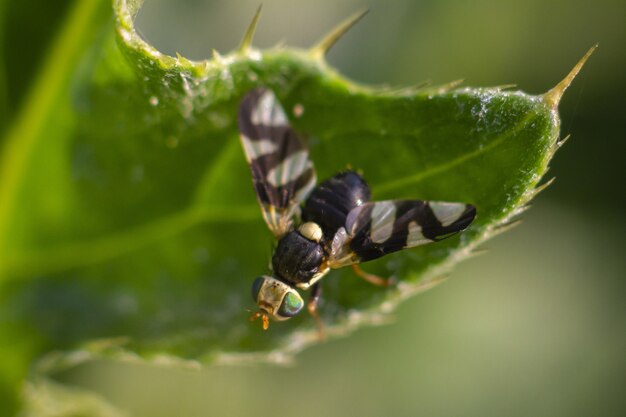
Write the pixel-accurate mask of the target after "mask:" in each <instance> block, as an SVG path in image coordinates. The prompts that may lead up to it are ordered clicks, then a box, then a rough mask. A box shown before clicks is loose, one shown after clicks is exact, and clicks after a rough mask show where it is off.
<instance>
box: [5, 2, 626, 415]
mask: <svg viewBox="0 0 626 417" xmlns="http://www.w3.org/2000/svg"><path fill="white" fill-rule="evenodd" d="M37 3H40V2H37V1H35V0H27V1H23V2H2V3H0V15H2V14H4V20H5V23H6V24H5V30H4V31H3V33H2V35H0V36H2V38H0V41H1V42H2V46H0V48H1V49H0V56H2V57H3V59H4V65H0V68H4V69H5V70H4V73H0V87H2V85H5V86H6V88H0V91H2V92H3V94H2V97H1V100H0V103H1V104H0V117H2V118H4V119H6V118H9V117H10V116H11V115H12V114H14V113H15V111H16V110H17V109H18V108H19V104H20V103H21V101H22V99H23V97H24V94H25V91H27V87H28V85H29V82H30V80H32V77H33V75H34V71H33V70H32V69H34V68H36V66H37V64H38V63H39V62H40V60H41V59H42V57H43V56H44V55H45V52H46V46H47V45H48V44H49V42H50V41H51V39H52V37H53V33H54V32H55V29H56V28H57V26H58V25H59V24H61V23H62V19H63V16H64V12H65V10H66V9H67V5H68V4H70V3H71V2H67V1H58V2H50V4H49V5H46V6H43V5H38V4H37ZM257 6H258V2H256V1H247V0H246V1H244V0H238V1H233V0H230V1H226V0H222V1H209V0H184V1H183V0H176V1H174V0H146V1H145V4H144V7H143V9H142V10H141V12H140V14H139V16H138V18H137V25H138V27H139V30H140V31H141V33H142V34H143V35H144V37H145V38H146V39H147V40H148V41H149V42H150V43H152V44H154V45H155V46H156V47H157V48H158V49H160V50H161V51H163V52H165V53H168V54H174V53H175V52H179V53H181V54H182V55H183V56H185V57H188V58H192V59H202V58H206V57H208V56H210V52H211V49H213V48H215V49H217V50H218V51H221V52H224V53H226V52H227V51H229V50H231V49H233V48H234V47H236V45H237V44H238V42H239V40H240V38H241V36H242V34H243V31H244V29H245V27H246V26H247V24H248V22H249V20H250V18H251V17H252V15H253V13H254V11H255V9H256V7H257ZM264 6H265V7H264V12H263V16H262V18H261V21H260V24H259V28H258V32H257V36H256V41H255V44H256V45H258V46H260V47H271V46H273V45H275V44H277V43H280V42H283V41H284V42H285V43H287V44H289V45H293V46H301V47H307V46H309V45H311V44H313V43H314V42H315V41H316V40H318V39H319V38H320V37H321V36H322V35H323V34H324V33H326V32H327V31H328V30H329V29H330V28H332V27H333V26H334V25H335V24H336V23H337V22H339V21H340V20H342V19H343V18H344V17H346V16H348V15H350V14H351V13H353V12H354V11H355V10H358V9H361V8H363V7H369V8H370V14H369V15H368V16H367V17H366V18H365V19H364V21H362V22H361V23H359V24H358V25H357V26H356V27H355V28H354V29H353V30H352V31H351V32H350V33H349V34H348V35H347V36H346V37H345V38H344V39H342V40H341V41H340V43H339V44H338V45H336V47H335V48H334V49H333V50H332V51H331V54H330V57H329V61H330V63H331V64H332V65H334V66H335V67H336V68H338V69H339V71H340V72H342V73H343V74H345V75H346V76H347V77H349V78H351V79H353V80H356V81H359V82H363V83H370V84H372V83H373V84H389V85H393V86H401V85H412V84H419V83H421V82H423V81H427V80H431V81H432V82H433V83H435V84H437V83H445V82H448V81H451V80H456V79H464V80H465V85H471V86H492V85H504V84H511V83H514V84H516V85H517V86H518V87H519V88H520V89H522V90H524V91H527V92H530V93H542V92H545V91H547V90H548V89H549V88H551V87H552V86H553V85H554V84H556V82H558V81H559V80H560V79H561V78H562V77H563V76H564V75H565V74H566V73H567V71H568V70H569V69H570V68H571V67H572V66H573V65H574V63H575V62H576V61H577V60H578V59H579V58H580V57H581V56H582V55H583V53H584V52H585V51H586V50H587V49H588V48H589V47H590V46H591V45H593V44H595V43H599V44H600V49H599V50H598V51H597V52H596V53H595V54H594V56H593V57H592V58H591V60H590V62H589V63H588V64H587V66H586V67H585V69H584V70H583V72H582V73H581V74H580V76H579V77H578V79H577V80H576V81H575V82H574V84H573V85H572V87H571V88H570V90H569V91H568V92H567V94H566V95H565V97H564V99H563V101H562V103H561V106H560V111H561V116H562V134H563V136H565V135H567V134H571V135H572V138H571V140H570V141H569V142H568V143H567V145H566V146H565V147H564V148H563V149H562V150H561V151H559V152H558V153H557V155H556V157H555V159H554V161H553V162H552V169H551V171H550V172H549V174H548V175H552V176H557V181H556V183H555V184H554V185H553V186H551V187H550V188H549V189H548V190H547V191H546V192H544V193H543V194H541V195H540V196H539V197H538V198H537V199H536V200H535V202H534V207H533V209H532V210H530V211H529V212H527V213H526V214H525V215H524V222H523V224H522V225H521V226H519V227H518V228H516V229H514V230H513V231H511V232H509V233H507V234H505V235H503V236H500V237H498V238H496V239H494V240H493V241H491V242H489V243H488V244H487V249H488V252H487V254H486V255H483V256H481V257H479V258H475V259H472V260H469V261H466V262H464V263H462V264H461V265H460V266H458V267H457V268H456V270H455V272H454V273H453V274H452V276H451V279H449V280H448V281H447V282H446V283H445V284H443V285H441V286H439V287H437V288H436V289H434V290H431V291H429V292H426V293H425V294H423V295H420V296H418V297H416V298H414V299H412V300H410V301H408V302H407V303H405V304H404V305H403V306H402V307H401V308H400V309H399V310H398V312H397V314H396V318H397V319H396V322H395V323H394V324H392V325H390V326H386V327H381V328H369V329H362V330H360V331H358V332H357V333H356V334H355V335H353V336H350V337H349V338H346V339H343V340H339V341H331V342H328V343H326V344H324V345H322V346H319V347H315V348H313V349H311V350H308V351H306V352H304V353H303V354H301V355H299V356H298V358H297V363H296V364H295V366H293V367H290V368H286V369H281V368H275V367H270V366H256V367H250V368H239V367H238V368H233V367H220V368H213V369H208V370H203V371H182V370H172V369H167V368H157V367H154V366H143V365H129V364H125V363H124V364H121V363H114V362H108V361H102V362H97V363H91V364H88V365H84V366H82V367H80V368H78V369H75V370H73V371H71V372H67V373H66V374H64V375H62V376H61V379H62V380H63V381H64V382H68V383H71V384H75V385H77V386H81V387H86V388H92V389H94V390H95V391H96V392H98V393H100V394H101V395H102V396H103V397H104V398H105V399H107V400H109V401H110V402H111V403H113V404H114V405H115V406H117V407H119V408H120V409H123V410H127V411H128V412H129V413H132V414H134V415H139V416H174V415H176V416H206V415H211V416H214V415H252V414H254V415H258V416H263V415H268V416H269V415H272V416H277V415H286V414H289V415H298V416H303V417H304V416H314V415H337V416H339V415H342V416H343V415H361V416H380V415H393V416H414V415H429V416H458V415H463V416H468V415H469V416H474V415H475V416H486V415H487V416H490V415H500V416H517V415H519V416H527V415H533V416H578V415H580V416H583V415H584V416H588V415H602V416H613V415H615V416H618V415H619V416H622V415H624V414H625V413H626V398H625V396H624V387H625V386H626V362H625V360H624V359H625V358H624V353H625V352H626V332H625V330H626V326H625V324H626V323H625V320H624V319H625V317H626V314H625V313H626V308H625V305H624V301H623V300H624V294H625V289H626V285H625V281H624V275H625V271H626V261H625V260H624V249H625V248H626V246H625V245H624V243H623V236H622V235H623V232H624V231H626V227H625V226H626V221H624V217H623V214H624V209H625V203H626V199H625V198H624V189H625V188H626V187H625V186H624V180H625V179H626V178H625V177H626V176H625V175H624V171H625V169H624V166H625V162H624V157H625V156H626V145H625V139H626V135H625V134H624V120H626V104H625V103H626V102H625V100H624V97H626V48H625V45H624V44H625V41H626V29H625V27H626V2H624V1H623V0H622V1H610V0H602V1H595V2H583V1H562V0H559V1H551V2H545V1H523V2H515V1H510V0H507V1H473V2H470V1H454V0H449V1H432V0H431V1H408V0H395V1H387V2H384V1H373V0H372V1H369V2H363V1H351V0H350V1H346V0H344V1H342V2H341V3H338V2H334V1H327V0H323V1H322V0H318V1H299V2H293V1H287V0H266V1H264ZM26 17H28V19H26ZM20 18H21V19H22V20H20ZM24 21H27V22H28V23H27V24H26V25H25V26H24V25H22V24H20V23H19V22H24ZM41 22H43V23H45V24H43V23H41ZM55 22H56V23H55ZM15 39H21V41H22V42H24V45H27V46H28V47H24V48H7V47H6V45H7V44H8V42H12V41H14V40H15ZM31 46H32V47H31ZM4 51H6V52H4ZM0 121H2V119H0ZM2 126H3V127H4V123H2Z"/></svg>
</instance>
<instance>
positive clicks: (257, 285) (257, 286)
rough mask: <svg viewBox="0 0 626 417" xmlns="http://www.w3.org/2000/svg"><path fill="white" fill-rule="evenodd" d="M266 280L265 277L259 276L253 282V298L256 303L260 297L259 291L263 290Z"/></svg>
mask: <svg viewBox="0 0 626 417" xmlns="http://www.w3.org/2000/svg"><path fill="white" fill-rule="evenodd" d="M264 282H265V278H263V277H258V278H257V279H255V280H254V282H253V283H252V299H253V300H254V302H255V303H256V301H257V298H258V297H259V291H261V287H262V286H263V283H264Z"/></svg>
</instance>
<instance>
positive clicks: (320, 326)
mask: <svg viewBox="0 0 626 417" xmlns="http://www.w3.org/2000/svg"><path fill="white" fill-rule="evenodd" d="M321 295H322V287H321V285H320V283H319V282H318V283H315V284H314V285H313V286H312V287H311V296H310V297H309V303H308V304H307V306H306V307H307V310H309V314H310V315H311V316H312V317H313V318H314V319H315V325H316V326H317V332H318V335H319V338H320V340H325V339H326V332H325V326H324V322H323V321H322V319H321V318H320V315H319V313H318V311H317V305H318V303H319V301H320V297H321Z"/></svg>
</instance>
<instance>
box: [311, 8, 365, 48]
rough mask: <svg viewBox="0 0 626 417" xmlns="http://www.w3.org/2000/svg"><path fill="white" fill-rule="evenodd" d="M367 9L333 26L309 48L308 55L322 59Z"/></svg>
mask: <svg viewBox="0 0 626 417" xmlns="http://www.w3.org/2000/svg"><path fill="white" fill-rule="evenodd" d="M368 12H369V9H365V10H361V11H360V12H357V13H355V14H353V15H352V16H350V17H349V18H347V19H346V20H344V21H343V22H341V23H340V24H339V25H337V26H335V28H334V29H332V30H331V31H330V33H329V34H328V35H326V36H325V37H324V38H323V39H322V40H321V41H319V42H318V43H317V44H316V45H315V46H314V47H312V48H311V50H310V53H311V55H312V56H313V57H315V58H323V57H324V56H325V55H326V54H327V53H328V51H329V50H330V48H332V46H333V45H334V44H335V43H337V41H338V40H339V39H340V38H341V37H342V36H343V35H344V34H345V33H346V32H347V31H348V30H350V28H352V26H354V25H355V24H356V23H357V22H358V21H359V20H361V19H362V18H363V17H364V16H365V15H366V14H367V13H368Z"/></svg>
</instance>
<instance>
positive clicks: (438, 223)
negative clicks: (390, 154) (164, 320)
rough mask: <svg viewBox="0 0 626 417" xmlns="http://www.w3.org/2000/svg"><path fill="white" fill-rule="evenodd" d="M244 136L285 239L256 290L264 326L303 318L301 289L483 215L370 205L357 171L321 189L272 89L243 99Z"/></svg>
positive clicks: (267, 212)
mask: <svg viewBox="0 0 626 417" xmlns="http://www.w3.org/2000/svg"><path fill="white" fill-rule="evenodd" d="M239 130H240V133H241V142H242V145H243V148H244V151H245V154H246V158H247V160H248V163H249V165H250V169H251V172H252V179H253V184H254V188H255V191H256V196H257V199H258V201H259V204H260V206H261V211H262V213H263V218H264V219H265V221H266V223H267V225H268V227H269V229H270V230H271V231H272V233H273V234H274V236H275V237H276V238H277V239H278V244H277V247H276V249H275V251H274V255H273V257H272V269H273V271H272V272H273V275H272V276H261V277H259V278H257V280H255V282H254V284H253V297H254V299H255V301H256V302H257V305H258V306H259V307H260V312H259V313H256V315H255V317H257V316H262V317H263V319H264V327H267V322H268V317H271V318H273V319H276V320H285V319H287V318H289V317H291V316H293V315H295V314H297V312H299V311H300V309H301V308H302V307H303V305H304V302H303V301H302V298H301V297H300V295H299V293H298V292H297V291H296V289H308V288H309V287H311V286H313V287H314V288H315V289H317V288H318V287H319V283H318V281H319V280H320V279H321V278H322V277H323V276H324V275H325V274H326V273H328V271H330V270H331V269H336V268H341V267H344V266H348V265H356V264H358V263H361V262H366V261H371V260H373V259H377V258H380V257H381V256H384V255H386V254H389V253H392V252H396V251H399V250H401V249H405V248H411V247H414V246H418V245H421V244H426V243H430V242H436V241H438V240H441V239H444V238H446V237H449V236H452V235H453V234H455V233H457V232H459V231H461V230H464V229H465V228H467V227H468V226H469V225H470V223H471V222H472V221H473V220H474V217H475V215H476V209H475V208H474V206H472V205H470V204H464V203H447V202H432V201H430V202H429V201H422V200H387V201H371V192H370V189H369V187H368V185H367V183H366V182H365V180H364V179H363V178H362V177H361V176H360V175H359V174H358V173H356V172H354V171H345V172H341V173H339V174H337V175H335V176H333V177H331V178H329V179H327V180H325V181H323V182H322V183H320V184H319V185H317V186H315V184H316V174H315V169H314V167H313V163H312V162H311V160H310V159H309V153H308V149H307V147H306V146H305V144H304V142H303V141H302V140H301V139H300V138H299V137H298V136H297V135H296V133H295V131H294V130H293V129H292V128H291V126H290V124H289V121H288V119H287V116H286V114H285V112H284V111H283V109H282V107H281V105H280V103H279V102H278V101H277V99H276V97H275V95H274V93H273V92H272V91H271V90H269V89H265V88H257V89H255V90H252V91H250V92H249V93H248V94H247V95H246V96H245V97H244V99H243V101H242V102H241V105H240V110H239ZM315 292H316V293H317V294H319V291H315ZM316 299H317V297H316ZM309 310H310V311H312V310H311V309H309Z"/></svg>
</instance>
